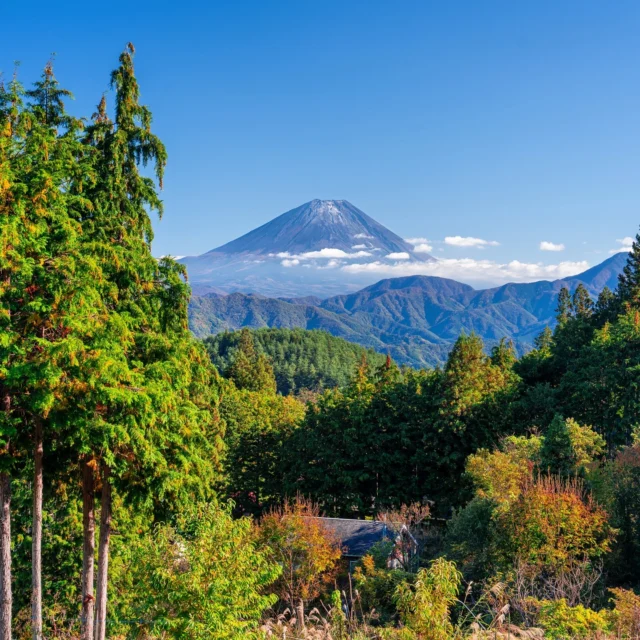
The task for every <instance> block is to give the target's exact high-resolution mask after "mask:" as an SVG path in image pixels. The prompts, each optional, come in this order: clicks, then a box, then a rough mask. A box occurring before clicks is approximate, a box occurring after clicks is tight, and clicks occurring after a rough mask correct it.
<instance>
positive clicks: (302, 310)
mask: <svg viewBox="0 0 640 640" xmlns="http://www.w3.org/2000/svg"><path fill="white" fill-rule="evenodd" d="M625 261H626V254H623V253H620V254H617V255H614V256H612V257H611V258H609V259H607V260H605V262H603V263H602V264H599V265H597V266H595V267H592V268H591V269H589V270H587V271H585V272H584V273H581V274H578V275H576V276H572V277H570V278H565V279H564V280H556V281H553V282H547V281H541V282H532V283H518V284H506V285H503V286H501V287H497V288H495V289H486V290H483V291H476V290H474V289H472V288H471V287H470V286H468V285H466V284H462V283H460V282H456V281H454V280H447V279H445V278H435V277H428V276H411V277H406V278H393V279H390V280H382V281H380V282H378V283H377V284H374V285H372V286H370V287H366V288H365V289H362V290H361V291H358V292H356V293H351V294H348V295H339V296H333V297H330V298H327V299H326V300H319V299H313V298H302V299H295V298H293V299H291V298H287V299H276V298H265V297H264V296H260V295H254V294H242V293H232V294H229V295H223V294H219V293H218V294H216V293H211V294H208V295H202V296H194V297H193V298H192V299H191V302H190V305H189V323H190V326H191V329H192V331H193V332H194V333H195V335H197V336H199V337H205V336H207V335H210V334H216V333H219V332H220V331H227V330H234V329H239V328H242V327H250V328H252V329H257V328H261V327H286V328H294V327H301V328H305V329H322V330H324V331H328V332H329V333H331V334H332V335H335V336H339V337H341V338H344V339H345V340H349V341H351V342H356V343H358V344H361V345H363V346H365V347H368V348H372V349H375V350H376V351H378V352H380V353H385V354H386V353H390V354H391V356H392V357H393V358H394V360H396V362H399V363H401V364H409V365H411V366H414V367H423V366H436V365H438V364H442V363H444V361H445V360H446V357H447V354H448V353H449V351H450V350H451V348H452V346H453V343H454V342H455V340H456V338H457V337H458V336H459V335H460V334H461V333H462V332H465V333H467V334H470V333H472V332H473V333H476V334H477V335H479V336H480V337H481V338H482V339H483V340H484V341H485V343H486V344H487V346H488V348H489V349H490V348H491V347H493V346H495V345H497V344H498V343H499V341H500V340H501V339H502V338H505V337H506V338H508V339H510V340H512V341H513V344H514V346H515V349H516V352H517V353H518V354H519V355H522V354H524V353H526V352H527V351H529V350H530V349H531V348H532V347H533V342H534V339H535V337H536V335H538V334H539V333H540V332H541V331H542V330H543V329H544V327H545V326H551V327H553V326H555V322H556V320H555V306H556V298H557V296H558V293H559V291H560V290H561V289H562V288H563V287H566V288H567V289H568V290H569V291H570V292H571V293H573V292H574V291H575V290H576V288H577V287H578V286H579V285H582V286H583V287H585V288H586V290H587V292H588V293H589V295H591V296H592V297H594V298H595V297H597V296H598V295H599V294H600V293H601V292H602V291H603V289H605V288H610V289H611V288H615V286H616V282H617V278H618V275H619V274H620V272H621V271H622V268H623V266H624V263H625Z"/></svg>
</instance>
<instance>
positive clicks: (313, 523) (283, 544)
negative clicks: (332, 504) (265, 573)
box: [258, 497, 342, 610]
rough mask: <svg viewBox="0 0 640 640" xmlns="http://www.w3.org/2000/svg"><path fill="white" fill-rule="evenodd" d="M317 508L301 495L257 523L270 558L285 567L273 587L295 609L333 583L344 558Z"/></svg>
mask: <svg viewBox="0 0 640 640" xmlns="http://www.w3.org/2000/svg"><path fill="white" fill-rule="evenodd" d="M318 513H319V510H318V507H317V506H316V505H314V504H313V503H312V502H310V501H308V500H305V499H303V498H300V497H298V498H297V499H296V500H295V501H294V502H292V503H286V504H284V505H283V506H281V507H278V508H274V509H272V510H271V511H269V512H268V513H267V514H266V515H265V516H264V517H263V518H262V521H261V522H260V524H259V526H258V539H259V540H260V543H261V545H262V547H263V548H264V549H265V552H266V554H267V555H268V557H269V558H270V559H271V560H272V561H273V562H276V563H277V564H279V565H280V566H281V567H282V574H281V576H280V577H279V578H278V580H277V581H276V583H275V584H274V586H273V589H274V591H275V593H276V594H277V595H278V597H279V598H280V599H281V600H283V601H285V602H287V603H289V605H290V606H291V608H292V610H293V609H295V608H296V606H297V605H298V603H299V601H300V600H313V599H315V598H317V597H318V596H319V595H320V594H321V593H322V591H323V589H324V588H325V587H326V586H327V585H328V584H330V583H331V581H332V580H333V578H334V576H335V573H336V570H337V566H338V565H337V563H338V560H339V559H340V557H341V555H342V554H341V549H340V541H339V540H337V538H336V537H335V536H334V534H333V533H332V532H331V531H330V530H329V529H328V528H327V527H326V526H325V525H324V524H323V522H322V520H320V519H319V518H318Z"/></svg>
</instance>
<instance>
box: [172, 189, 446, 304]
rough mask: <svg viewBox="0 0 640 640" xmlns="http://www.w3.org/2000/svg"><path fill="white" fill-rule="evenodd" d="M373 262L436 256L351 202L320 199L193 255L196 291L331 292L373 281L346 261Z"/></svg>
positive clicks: (187, 259)
mask: <svg viewBox="0 0 640 640" xmlns="http://www.w3.org/2000/svg"><path fill="white" fill-rule="evenodd" d="M371 261H383V262H384V263H385V264H393V263H394V262H399V261H402V262H411V261H414V262H418V261H419V262H429V261H435V258H433V257H432V256H431V255H429V254H427V253H423V252H420V253H418V252H417V251H416V248H415V247H414V245H412V244H410V243H408V242H406V241H405V240H403V239H402V238H401V237H399V236H398V235H396V234H395V233H393V232H392V231H390V230H389V229H387V228H386V227H384V226H383V225H381V224H380V223H379V222H377V221H376V220H374V219H373V218H371V217H370V216H368V215H367V214H366V213H364V211H361V210H360V209H358V208H357V207H355V206H354V205H352V204H351V203H350V202H347V201H346V200H312V201H311V202H307V203H306V204H303V205H301V206H299V207H296V208H295V209H292V210H291V211H287V212H286V213H283V214H282V215H280V216H278V217H277V218H274V219H273V220H271V221H270V222H267V223H266V224H264V225H262V226H261V227H258V228H257V229H254V230H253V231H250V232H249V233H247V234H245V235H243V236H241V237H240V238H237V239H236V240H233V241H231V242H228V243H227V244H224V245H222V246H220V247H217V248H216V249H212V250H211V251H208V252H207V253H204V254H202V255H200V256H187V257H185V258H182V259H181V260H180V262H182V263H183V264H185V265H186V267H187V272H188V275H189V281H190V283H191V285H192V287H193V290H194V293H208V292H217V293H233V292H242V293H259V294H263V295H272V296H300V295H315V296H320V297H326V296H329V295H335V294H338V293H347V292H350V291H356V290H358V289H360V288H362V287H363V286H366V285H368V284H372V283H373V282H375V281H376V280H377V279H378V278H377V277H376V275H374V274H366V273H346V272H345V270H344V269H343V267H345V266H348V265H350V264H359V263H365V262H371Z"/></svg>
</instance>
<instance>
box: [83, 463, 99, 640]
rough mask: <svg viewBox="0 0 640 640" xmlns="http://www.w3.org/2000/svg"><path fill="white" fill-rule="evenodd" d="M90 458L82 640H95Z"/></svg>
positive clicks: (85, 466)
mask: <svg viewBox="0 0 640 640" xmlns="http://www.w3.org/2000/svg"><path fill="white" fill-rule="evenodd" d="M93 473H94V472H93V465H92V464H91V460H90V459H89V458H87V459H85V460H84V461H83V463H82V529H83V535H84V540H83V545H82V630H81V638H82V640H93V615H94V609H93V605H94V600H95V598H94V597H93V569H94V558H95V552H96V537H95V536H96V515H95V511H94V505H95V483H94V477H93Z"/></svg>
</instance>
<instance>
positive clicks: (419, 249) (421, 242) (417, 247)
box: [405, 238, 433, 253]
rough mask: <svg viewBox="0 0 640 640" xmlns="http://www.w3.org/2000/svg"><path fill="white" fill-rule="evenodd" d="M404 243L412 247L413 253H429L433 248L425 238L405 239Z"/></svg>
mask: <svg viewBox="0 0 640 640" xmlns="http://www.w3.org/2000/svg"><path fill="white" fill-rule="evenodd" d="M405 242H408V243H409V244H412V245H413V250H414V252H415V253H431V252H432V251H433V247H432V246H431V245H430V244H429V241H428V240H427V239H426V238H405Z"/></svg>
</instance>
